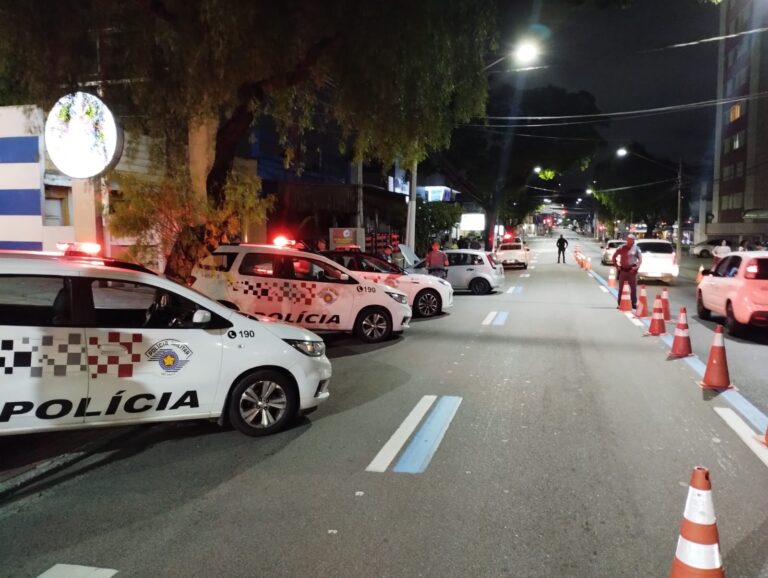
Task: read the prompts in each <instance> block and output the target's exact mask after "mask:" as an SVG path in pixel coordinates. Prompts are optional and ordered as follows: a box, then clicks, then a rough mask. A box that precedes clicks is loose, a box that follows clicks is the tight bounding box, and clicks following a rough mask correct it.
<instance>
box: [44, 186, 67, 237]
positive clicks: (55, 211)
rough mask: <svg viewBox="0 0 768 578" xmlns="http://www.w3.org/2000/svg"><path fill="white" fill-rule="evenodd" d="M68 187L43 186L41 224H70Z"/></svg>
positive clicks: (58, 225) (59, 225) (62, 225)
mask: <svg viewBox="0 0 768 578" xmlns="http://www.w3.org/2000/svg"><path fill="white" fill-rule="evenodd" d="M69 197H70V189H68V188H67V187H50V186H49V187H45V205H44V207H43V224H44V225H45V226H46V227H68V226H70V225H71V224H72V220H71V218H70V210H69V204H70V203H69Z"/></svg>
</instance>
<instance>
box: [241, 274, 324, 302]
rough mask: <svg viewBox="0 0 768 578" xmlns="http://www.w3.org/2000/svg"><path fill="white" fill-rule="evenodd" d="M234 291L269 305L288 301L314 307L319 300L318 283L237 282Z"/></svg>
mask: <svg viewBox="0 0 768 578" xmlns="http://www.w3.org/2000/svg"><path fill="white" fill-rule="evenodd" d="M232 291H234V292H235V293H241V294H242V295H253V296H255V297H257V298H258V299H262V300H264V301H267V302H269V303H273V302H274V303H282V302H283V301H288V302H290V303H295V304H303V305H312V302H313V301H314V299H315V298H317V283H310V282H308V281H300V282H287V281H251V280H244V281H236V282H234V283H233V284H232Z"/></svg>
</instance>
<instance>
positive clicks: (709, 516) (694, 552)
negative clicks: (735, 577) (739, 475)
mask: <svg viewBox="0 0 768 578" xmlns="http://www.w3.org/2000/svg"><path fill="white" fill-rule="evenodd" d="M669 578H725V572H724V571H723V558H722V556H721V555H720V537H719V536H718V533H717V519H716V518H715V506H714V504H713V503H712V484H711V483H710V481H709V470H707V468H705V467H702V466H696V467H695V468H693V474H691V483H690V486H689V487H688V499H687V500H686V501H685V511H684V512H683V521H682V522H681V523H680V537H679V538H678V539H677V550H675V559H674V560H673V561H672V570H671V571H670V573H669Z"/></svg>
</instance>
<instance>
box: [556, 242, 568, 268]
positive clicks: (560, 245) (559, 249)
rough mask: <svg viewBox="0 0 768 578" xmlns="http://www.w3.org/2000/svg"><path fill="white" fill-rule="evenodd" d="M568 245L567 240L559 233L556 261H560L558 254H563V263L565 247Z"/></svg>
mask: <svg viewBox="0 0 768 578" xmlns="http://www.w3.org/2000/svg"><path fill="white" fill-rule="evenodd" d="M567 246H568V241H567V240H566V239H565V238H564V237H563V236H562V235H560V238H559V239H558V240H557V262H558V263H559V262H560V255H562V256H563V264H565V248H566V247H567Z"/></svg>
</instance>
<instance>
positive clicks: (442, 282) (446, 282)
mask: <svg viewBox="0 0 768 578" xmlns="http://www.w3.org/2000/svg"><path fill="white" fill-rule="evenodd" d="M437 282H438V283H440V284H441V285H445V286H446V287H450V286H451V284H450V283H448V281H446V280H445V279H438V280H437Z"/></svg>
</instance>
